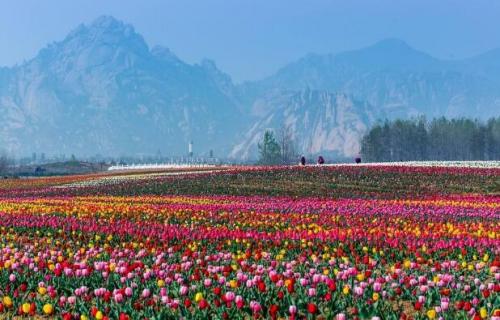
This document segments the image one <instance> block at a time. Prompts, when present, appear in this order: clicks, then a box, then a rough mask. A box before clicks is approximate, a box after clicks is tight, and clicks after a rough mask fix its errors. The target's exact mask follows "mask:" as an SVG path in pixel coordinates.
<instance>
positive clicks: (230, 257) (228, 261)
mask: <svg viewBox="0 0 500 320" xmlns="http://www.w3.org/2000/svg"><path fill="white" fill-rule="evenodd" d="M258 170H260V171H257V172H258V176H260V174H261V172H263V171H262V169H258ZM298 170H302V169H298ZM353 170H354V169H353ZM264 172H265V174H266V175H267V174H270V175H272V172H271V173H269V172H270V170H269V169H265V170H264ZM240 173H241V172H240ZM226 174H227V173H226ZM229 174H233V173H229ZM247 174H248V173H247ZM300 174H302V175H304V172H302V171H301V172H300ZM210 175H211V174H210ZM212 177H213V176H212ZM189 179H193V178H192V177H190V178H189ZM471 180H473V179H471ZM262 183H263V184H265V181H263V182H262ZM134 185H135V184H134ZM135 186H136V185H135ZM69 189H73V188H69ZM51 192H52V193H54V194H53V195H52V196H44V197H41V198H40V197H26V195H25V194H24V195H23V196H22V197H20V196H18V194H16V193H12V194H8V195H6V196H5V197H4V198H2V199H0V299H1V300H0V317H1V316H2V315H6V316H7V317H12V316H14V315H19V316H26V317H29V316H57V317H61V318H63V319H144V318H148V319H169V318H172V319H174V318H182V317H186V318H197V319H207V318H218V319H229V318H230V319H247V318H272V319H277V318H289V319H301V318H311V319H312V318H319V319H356V318H359V319H366V318H368V319H370V318H372V319H377V318H384V319H438V318H442V319H471V318H475V319H486V318H491V319H500V296H499V292H500V232H499V230H500V218H499V207H500V197H498V196H493V195H489V196H485V195H473V194H471V195H454V196H445V195H439V194H434V195H430V196H427V197H424V198H414V199H412V198H406V199H394V200H390V199H378V200H374V199H372V200H367V199H337V200H335V199H325V198H310V197H269V196H230V195H220V196H216V195H209V196H173V195H171V196H152V195H137V196H109V195H102V196H98V195H85V196H68V192H69V191H68V190H65V189H63V188H58V189H52V191H51ZM57 193H59V194H57Z"/></svg>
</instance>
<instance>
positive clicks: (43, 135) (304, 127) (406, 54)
mask: <svg viewBox="0 0 500 320" xmlns="http://www.w3.org/2000/svg"><path fill="white" fill-rule="evenodd" d="M499 89H500V49H498V50H492V51H490V52H487V53H484V54H482V55H478V56H476V57H472V58H469V59H464V60H456V61H455V60H454V61H447V60H440V59H436V58H434V57H432V56H430V55H428V54H426V53H423V52H420V51H418V50H415V49H413V48H411V47H410V46H408V45H407V44H406V43H405V42H403V41H401V40H397V39H387V40H383V41H380V42H378V43H376V44H374V45H372V46H369V47H366V48H363V49H359V50H353V51H348V52H343V53H339V54H328V55H317V54H309V55H306V56H304V57H302V58H300V59H299V60H297V61H295V62H292V63H290V64H288V65H286V66H284V67H283V68H282V69H280V70H279V71H278V72H277V73H276V74H274V75H272V76H270V77H268V78H266V79H263V80H261V81H255V82H246V83H243V84H235V83H234V82H233V81H232V80H231V78H230V76H229V75H227V74H225V73H224V72H223V71H221V70H219V69H218V68H217V66H216V64H215V62H213V61H211V60H204V61H202V62H200V63H198V64H188V63H185V62H184V61H182V59H180V58H179V57H177V56H176V55H175V54H173V53H172V52H171V51H170V50H169V49H168V48H165V47H159V46H156V47H150V46H148V44H147V43H146V42H145V41H144V39H143V37H142V36H141V35H140V34H139V33H138V32H136V31H135V30H134V28H133V27H132V26H131V25H128V24H126V23H123V22H121V21H119V20H116V19H115V18H113V17H109V16H103V17H99V18H98V19H96V20H95V21H94V22H93V23H91V24H90V25H80V26H78V27H77V28H76V29H75V30H73V31H72V32H71V33H70V34H68V35H67V36H66V38H65V39H63V40H62V41H58V42H54V43H51V44H49V45H48V46H47V47H46V48H44V49H42V50H41V51H40V52H39V53H38V54H37V55H36V56H35V57H34V58H33V59H31V60H29V61H27V62H24V63H22V64H20V65H17V66H14V67H10V68H6V67H4V68H0V109H1V110H2V112H1V113H0V126H1V128H0V130H1V132H0V147H1V148H3V149H4V150H7V151H8V152H9V153H11V154H14V155H19V156H20V155H28V154H31V153H32V152H44V153H46V154H76V155H82V156H90V155H94V154H102V155H109V156H120V155H137V154H155V153H156V152H157V151H161V153H162V154H164V155H184V154H186V153H187V144H188V142H189V141H194V145H195V149H194V151H195V153H196V154H198V155H206V154H208V153H209V151H210V150H213V152H214V154H215V155H217V156H219V157H232V158H235V159H251V158H255V157H256V156H257V154H256V144H257V142H258V141H259V139H260V136H261V134H262V133H263V131H264V130H266V129H278V128H279V127H280V126H282V125H288V126H290V127H291V128H292V130H293V132H294V135H295V139H296V141H297V146H298V147H299V150H300V151H301V152H303V153H307V154H319V153H323V154H327V155H331V156H339V157H344V156H352V155H355V154H357V152H358V151H359V139H360V137H361V136H362V134H363V133H364V132H366V130H367V129H368V128H369V127H370V126H371V125H372V124H373V123H375V122H376V121H377V120H379V119H385V118H389V119H394V118H398V117H400V118H408V117H414V116H419V115H425V116H427V117H429V118H432V117H437V116H447V117H461V116H465V117H473V118H482V119H485V118H488V117H491V116H499V115H500V90H499Z"/></svg>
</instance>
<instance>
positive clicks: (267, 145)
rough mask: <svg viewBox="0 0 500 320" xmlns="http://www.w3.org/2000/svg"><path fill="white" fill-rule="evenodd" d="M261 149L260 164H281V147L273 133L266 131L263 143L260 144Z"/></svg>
mask: <svg viewBox="0 0 500 320" xmlns="http://www.w3.org/2000/svg"><path fill="white" fill-rule="evenodd" d="M258 148H259V154H260V159H259V164H263V165H276V164H279V163H280V162H281V150H280V145H279V144H278V142H277V141H276V138H275V137H274V134H273V132H272V131H269V130H266V132H264V137H263V138H262V142H261V143H259V144H258Z"/></svg>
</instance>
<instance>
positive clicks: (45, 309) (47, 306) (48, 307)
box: [42, 303, 54, 315]
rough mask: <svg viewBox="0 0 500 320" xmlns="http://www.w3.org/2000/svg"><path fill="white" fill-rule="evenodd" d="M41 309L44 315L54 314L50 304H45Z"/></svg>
mask: <svg viewBox="0 0 500 320" xmlns="http://www.w3.org/2000/svg"><path fill="white" fill-rule="evenodd" d="M42 309H43V313H44V314H46V315H51V314H52V312H54V307H53V306H52V305H51V304H50V303H47V304H45V305H44V306H43V308H42Z"/></svg>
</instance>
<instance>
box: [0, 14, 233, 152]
mask: <svg viewBox="0 0 500 320" xmlns="http://www.w3.org/2000/svg"><path fill="white" fill-rule="evenodd" d="M231 91H232V82H231V79H230V78H229V77H228V76H227V75H225V74H224V73H222V72H221V71H219V70H218V69H217V67H216V66H215V64H214V63H213V62H210V61H208V60H207V61H204V62H202V63H201V64H199V65H189V64H186V63H184V62H183V61H182V60H180V59H179V58H177V57H176V56H175V55H174V54H173V53H172V52H171V51H170V50H169V49H167V48H162V47H154V48H152V49H150V48H149V47H148V45H147V44H146V43H145V41H144V39H143V38H142V37H141V36H140V35H139V34H138V33H136V32H135V30H134V28H133V27H132V26H130V25H127V24H124V23H122V22H120V21H118V20H116V19H114V18H112V17H100V18H98V19H97V20H95V21H94V22H93V23H92V24H91V25H89V26H86V25H81V26H79V27H78V28H76V29H75V30H74V31H73V32H71V33H70V34H69V35H68V36H67V37H66V38H65V39H64V40H63V41H60V42H55V43H52V44H50V45H49V46H47V47H46V48H44V49H42V50H41V51H40V52H39V54H38V55H37V56H36V57H35V58H33V59H32V60H30V61H28V62H26V63H24V64H22V65H20V66H16V67H14V68H10V69H2V71H1V72H0V108H1V109H2V110H3V112H2V115H0V124H1V128H2V129H1V135H0V139H1V141H0V143H1V144H2V146H4V147H5V148H6V149H8V150H9V151H10V152H12V153H15V154H30V153H31V152H42V151H43V152H45V153H47V154H64V153H65V154H70V153H75V154H77V155H94V154H97V153H100V154H105V155H120V154H127V155H132V154H140V153H146V154H154V153H156V152H157V150H161V151H162V152H163V153H164V154H169V155H181V154H185V153H186V151H185V150H186V148H187V144H188V142H189V141H191V140H194V141H196V143H197V145H204V146H207V148H206V150H205V151H206V152H208V149H209V148H211V149H214V151H215V152H216V153H218V154H223V153H227V152H229V150H230V147H231V144H230V143H228V141H227V137H228V136H231V135H232V134H234V132H235V131H236V130H237V129H238V128H239V127H240V125H241V124H242V117H241V116H240V109H241V108H240V106H239V105H238V103H237V101H236V99H235V98H234V97H232V96H231V94H230V92H231Z"/></svg>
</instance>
